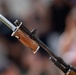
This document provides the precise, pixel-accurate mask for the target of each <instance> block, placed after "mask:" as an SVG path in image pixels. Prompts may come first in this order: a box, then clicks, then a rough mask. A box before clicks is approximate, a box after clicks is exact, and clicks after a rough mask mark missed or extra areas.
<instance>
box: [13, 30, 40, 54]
mask: <svg viewBox="0 0 76 75" xmlns="http://www.w3.org/2000/svg"><path fill="white" fill-rule="evenodd" d="M14 36H15V37H16V38H17V39H18V40H19V41H20V42H21V43H22V44H24V45H25V46H26V47H29V48H31V49H32V51H33V53H36V52H37V50H38V49H39V45H38V44H37V43H36V42H35V41H33V40H32V39H31V38H30V37H29V36H28V35H27V34H25V33H23V32H22V31H21V30H20V29H18V30H17V31H16V32H15V34H14Z"/></svg>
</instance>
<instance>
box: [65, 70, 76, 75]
mask: <svg viewBox="0 0 76 75" xmlns="http://www.w3.org/2000/svg"><path fill="white" fill-rule="evenodd" d="M66 75H76V73H75V72H74V71H70V72H69V73H68V74H66Z"/></svg>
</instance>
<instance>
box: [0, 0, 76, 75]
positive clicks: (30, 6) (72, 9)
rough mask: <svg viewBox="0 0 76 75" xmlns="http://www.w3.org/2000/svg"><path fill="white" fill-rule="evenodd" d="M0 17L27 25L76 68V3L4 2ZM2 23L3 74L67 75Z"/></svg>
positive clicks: (0, 71)
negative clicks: (26, 44) (33, 51)
mask: <svg viewBox="0 0 76 75" xmlns="http://www.w3.org/2000/svg"><path fill="white" fill-rule="evenodd" d="M0 14H2V15H4V16H5V17H6V18H7V19H8V20H9V21H10V22H12V23H14V21H15V20H16V19H18V20H19V21H22V22H23V25H25V26H26V27H27V28H28V29H29V30H30V31H31V30H33V29H37V32H36V36H37V37H38V38H39V39H40V40H41V41H42V42H43V43H44V44H46V45H47V46H48V47H49V48H51V49H52V50H51V51H52V52H53V53H55V54H56V55H58V56H59V57H61V58H62V59H63V60H64V61H65V62H66V63H67V64H69V65H73V66H74V67H76V54H75V52H76V0H0ZM11 34H12V31H11V30H10V29H9V28H8V27H7V26H6V25H5V24H3V23H2V22H1V21H0V75H57V74H58V75H64V73H63V72H62V71H61V70H60V69H59V68H58V67H56V66H55V65H54V64H53V63H52V62H51V61H50V60H49V58H50V56H49V54H48V53H47V52H46V51H45V50H44V49H43V48H40V49H39V50H38V52H37V53H36V54H33V53H32V50H31V49H30V48H27V47H26V46H24V45H23V44H22V43H21V42H19V40H18V39H16V38H15V37H11Z"/></svg>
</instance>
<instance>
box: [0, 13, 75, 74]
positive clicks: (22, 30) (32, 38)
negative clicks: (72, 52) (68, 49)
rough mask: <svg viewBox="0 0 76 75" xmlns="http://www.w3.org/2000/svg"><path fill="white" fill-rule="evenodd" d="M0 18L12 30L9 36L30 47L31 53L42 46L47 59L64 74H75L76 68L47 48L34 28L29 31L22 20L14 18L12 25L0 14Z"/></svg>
mask: <svg viewBox="0 0 76 75" xmlns="http://www.w3.org/2000/svg"><path fill="white" fill-rule="evenodd" d="M0 20H1V21H2V22H3V23H4V24H5V25H7V26H8V27H9V28H10V29H11V30H12V31H13V33H12V35H11V36H15V37H16V38H17V39H18V40H19V41H20V42H21V43H22V44H24V45H25V46H26V47H29V48H31V49H32V51H33V53H36V52H37V51H38V50H39V47H42V48H43V49H44V50H46V51H47V52H48V54H49V55H50V58H49V60H51V61H52V62H53V63H54V64H55V65H56V66H57V67H58V68H59V69H60V70H61V71H63V73H64V74H65V75H76V69H75V68H74V67H73V66H71V65H68V64H66V63H65V62H64V61H63V59H62V58H61V57H58V56H57V55H55V54H54V53H53V52H52V51H51V49H49V48H48V47H47V46H46V45H45V44H44V43H43V42H42V41H41V40H40V39H39V38H38V37H37V36H36V35H35V33H36V29H34V30H32V31H29V30H28V29H27V28H26V27H25V26H24V25H22V22H19V21H18V20H16V21H15V22H14V23H15V25H13V24H12V23H11V22H10V21H8V20H7V19H6V18H5V17H4V16H3V15H1V14H0Z"/></svg>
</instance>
